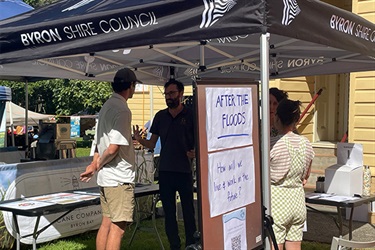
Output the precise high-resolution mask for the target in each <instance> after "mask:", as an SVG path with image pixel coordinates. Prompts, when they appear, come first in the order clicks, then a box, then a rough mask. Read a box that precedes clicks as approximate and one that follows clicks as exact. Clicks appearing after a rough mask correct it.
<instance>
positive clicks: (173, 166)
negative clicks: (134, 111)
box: [134, 79, 196, 250]
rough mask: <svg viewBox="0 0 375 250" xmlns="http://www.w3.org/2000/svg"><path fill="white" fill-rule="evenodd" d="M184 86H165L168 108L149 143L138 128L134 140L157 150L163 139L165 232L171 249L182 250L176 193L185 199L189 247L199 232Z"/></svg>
mask: <svg viewBox="0 0 375 250" xmlns="http://www.w3.org/2000/svg"><path fill="white" fill-rule="evenodd" d="M183 95H184V85H183V84H182V83H181V82H179V81H176V80H174V79H171V80H169V81H168V82H167V83H165V85H164V96H165V101H166V104H167V106H168V108H166V109H164V110H161V111H159V112H158V113H156V115H155V117H154V120H153V122H152V126H151V129H150V132H151V133H152V135H151V137H150V139H149V140H146V139H142V137H141V135H140V133H141V132H140V130H139V128H138V126H136V128H134V137H135V139H136V140H137V141H138V142H139V143H141V144H142V145H143V146H145V147H147V148H150V149H153V148H154V147H155V145H156V142H157V140H158V138H159V136H160V142H161V151H160V160H159V187H160V198H161V201H162V203H163V209H164V213H165V231H166V234H167V236H168V240H169V244H170V247H171V249H173V250H174V249H181V240H180V237H179V234H178V226H177V219H176V191H178V193H179V195H180V198H181V205H182V213H183V218H184V226H185V236H186V246H188V245H190V244H193V243H195V241H194V238H193V234H194V232H195V231H196V225H195V218H194V205H193V199H194V197H193V175H192V167H191V160H192V159H193V158H194V157H195V151H194V122H193V113H192V111H191V110H190V109H188V108H187V107H185V106H184V105H183V104H182V102H181V100H182V97H183Z"/></svg>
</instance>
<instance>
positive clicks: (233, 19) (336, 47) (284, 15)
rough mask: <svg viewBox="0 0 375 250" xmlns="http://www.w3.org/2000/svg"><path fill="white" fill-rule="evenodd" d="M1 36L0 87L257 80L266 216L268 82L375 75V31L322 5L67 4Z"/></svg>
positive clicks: (5, 26) (27, 18) (15, 22)
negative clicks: (118, 80) (121, 76)
mask: <svg viewBox="0 0 375 250" xmlns="http://www.w3.org/2000/svg"><path fill="white" fill-rule="evenodd" d="M52 17H53V18H52ZM0 28H1V30H2V33H1V34H0V46H1V52H2V53H1V55H0V64H1V65H2V67H0V78H3V79H9V78H12V79H17V78H18V79H27V78H28V77H30V78H32V77H53V78H55V77H57V78H74V79H84V80H102V81H111V80H112V79H113V75H114V72H116V70H118V69H119V68H122V67H129V68H132V69H134V70H136V71H137V76H138V77H139V78H140V79H141V80H142V81H143V82H144V83H145V84H159V85H161V84H163V83H164V82H165V81H166V80H167V79H169V78H170V77H174V78H176V79H177V80H181V81H182V82H184V83H185V84H191V83H192V82H193V81H195V80H199V79H204V78H207V77H219V78H222V77H227V78H232V79H233V78H241V79H242V78H247V79H253V80H256V81H259V80H260V82H261V100H262V110H261V116H262V130H261V135H262V137H261V143H262V144H261V152H262V159H261V162H262V164H261V165H262V184H263V188H262V189H263V197H264V199H263V201H264V205H265V206H266V207H267V208H268V209H269V207H270V206H269V172H268V162H269V157H268V152H269V144H268V141H269V133H268V129H269V126H268V124H269V112H268V87H269V86H268V80H269V79H270V78H282V77H294V76H306V75H317V74H335V73H343V72H353V71H369V70H374V69H375V60H374V57H375V46H374V44H375V25H374V24H373V23H371V22H369V21H366V20H365V19H363V18H361V17H359V16H357V15H355V14H353V13H350V12H347V11H344V10H341V9H339V8H336V7H333V6H331V5H328V4H325V3H323V2H321V1H316V0H310V1H307V0H299V1H297V0H295V1H276V0H268V1H266V0H258V1H255V0H254V1H245V0H238V1H228V2H225V4H223V5H222V4H221V1H220V2H219V1H207V0H193V1H182V0H179V1H141V2H140V1H135V0H133V1H119V0H112V1H85V2H78V3H77V1H73V0H66V1H59V2H57V3H54V4H51V5H49V6H46V7H43V8H40V9H37V10H35V11H32V12H29V13H27V14H25V15H23V16H18V17H15V18H11V19H8V20H4V21H2V22H0ZM20 69H22V70H20ZM198 167H205V166H198ZM256 167H257V168H260V167H261V166H256ZM198 189H199V186H198ZM268 211H269V210H268ZM203 244H205V242H204V236H203Z"/></svg>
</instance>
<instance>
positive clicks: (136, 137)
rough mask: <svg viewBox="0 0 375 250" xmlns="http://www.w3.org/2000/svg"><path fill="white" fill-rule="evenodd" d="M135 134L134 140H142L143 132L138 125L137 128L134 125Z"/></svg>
mask: <svg viewBox="0 0 375 250" xmlns="http://www.w3.org/2000/svg"><path fill="white" fill-rule="evenodd" d="M133 134H134V139H136V140H137V141H139V140H140V139H142V131H141V130H140V129H139V126H138V125H135V126H134V125H133Z"/></svg>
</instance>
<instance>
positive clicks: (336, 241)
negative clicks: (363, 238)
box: [331, 237, 375, 250]
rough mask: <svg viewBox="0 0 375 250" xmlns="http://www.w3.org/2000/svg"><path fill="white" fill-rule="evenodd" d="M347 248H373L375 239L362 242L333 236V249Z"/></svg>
mask: <svg viewBox="0 0 375 250" xmlns="http://www.w3.org/2000/svg"><path fill="white" fill-rule="evenodd" d="M343 247H345V248H353V249H361V248H373V247H375V241H368V242H360V241H351V240H346V239H343V238H338V237H333V238H332V243H331V250H340V249H343Z"/></svg>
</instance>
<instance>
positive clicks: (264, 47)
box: [260, 33, 271, 249]
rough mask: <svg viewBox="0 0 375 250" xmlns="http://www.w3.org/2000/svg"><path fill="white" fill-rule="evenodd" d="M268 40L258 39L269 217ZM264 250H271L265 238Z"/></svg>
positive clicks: (265, 37) (265, 202)
mask: <svg viewBox="0 0 375 250" xmlns="http://www.w3.org/2000/svg"><path fill="white" fill-rule="evenodd" d="M269 39H270V34H269V33H265V34H262V35H261V37H260V83H261V85H260V86H261V115H262V119H261V146H262V150H261V152H262V183H263V184H262V190H263V205H264V207H265V208H266V209H267V210H266V211H265V213H266V214H268V215H271V190H270V189H271V186H270V169H269V158H270V157H269V154H270V111H269V48H270V47H269ZM265 249H271V247H270V243H269V240H268V239H267V237H266V240H265Z"/></svg>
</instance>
